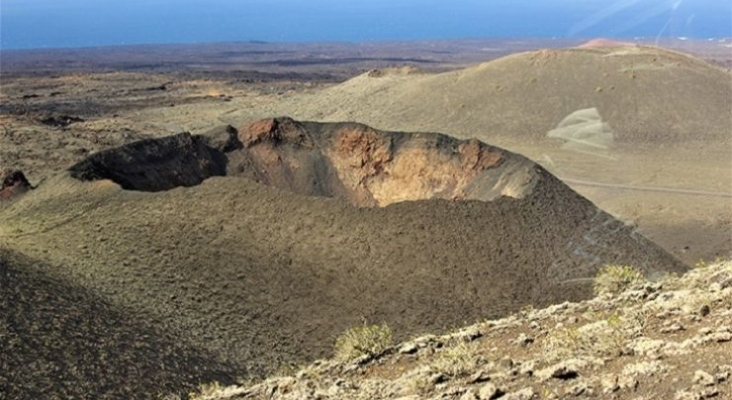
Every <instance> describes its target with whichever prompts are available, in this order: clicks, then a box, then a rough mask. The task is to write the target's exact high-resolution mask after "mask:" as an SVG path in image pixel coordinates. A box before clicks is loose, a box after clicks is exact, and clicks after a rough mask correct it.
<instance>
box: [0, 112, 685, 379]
mask: <svg viewBox="0 0 732 400" xmlns="http://www.w3.org/2000/svg"><path fill="white" fill-rule="evenodd" d="M165 143H167V146H172V147H173V148H175V149H176V150H175V151H174V152H171V151H169V149H167V148H166V146H165V145H163V144H165ZM148 145H150V146H148ZM152 149H155V150H152ZM145 154H147V155H145ZM171 157H172V158H171ZM410 161H411V162H410ZM221 162H223V164H221ZM191 163H192V164H191ZM133 166H134V168H132V167H133ZM183 172H187V173H188V175H187V176H185V177H181V176H180V174H181V173H183ZM224 173H225V174H226V175H225V176H217V175H223V174H224ZM170 177H177V178H175V179H177V180H176V181H175V182H177V183H175V184H173V185H171V184H170V179H172V178H170ZM77 178H83V179H84V180H81V179H77ZM110 178H111V179H114V181H113V180H110ZM247 178H248V179H247ZM115 181H116V182H118V183H115ZM189 185H192V186H189ZM170 186H176V187H175V188H173V189H170ZM186 186H188V187H186ZM123 187H127V188H129V189H135V188H137V189H144V190H145V191H143V190H128V189H124V188H123ZM400 190H401V191H400ZM505 195H509V196H505ZM405 199H409V200H417V201H401V200H405ZM446 199H450V200H446ZM460 199H481V200H464V201H455V200H460ZM483 200H485V201H483ZM376 205H386V206H384V207H364V206H376ZM0 218H2V220H3V225H2V226H0V240H1V242H2V243H4V245H5V246H10V247H12V248H14V249H16V250H17V251H19V252H22V253H24V254H26V255H27V256H30V257H32V258H34V259H38V260H39V261H42V262H45V263H47V264H48V266H44V265H46V264H39V268H41V269H43V270H44V272H45V273H49V274H53V275H54V276H58V277H60V278H63V279H65V280H68V281H71V282H74V283H75V284H77V285H80V286H82V287H84V288H86V289H87V290H88V291H89V292H90V293H92V294H93V295H95V296H98V297H99V298H101V299H104V301H106V302H109V303H110V304H112V305H113V306H115V307H120V308H122V309H125V310H129V312H131V313H132V314H134V315H136V316H138V315H139V316H141V317H144V318H145V322H146V323H149V324H150V325H151V326H153V327H156V328H159V329H165V330H166V331H167V332H170V334H171V335H173V336H174V337H177V338H179V339H180V340H181V341H183V342H186V343H192V344H195V346H197V347H198V348H202V349H204V351H206V352H207V353H209V354H211V355H212V357H213V359H214V360H216V361H219V362H222V363H234V364H238V365H239V366H240V367H241V368H242V371H246V372H244V373H245V374H248V375H252V376H256V375H262V374H265V373H268V372H271V371H273V370H274V369H275V368H277V367H278V366H279V365H282V364H287V363H290V362H300V361H303V360H307V359H312V358H313V357H322V356H326V355H328V354H329V353H330V351H331V343H332V340H333V339H334V337H335V336H336V335H337V334H339V333H340V332H342V331H343V330H344V329H346V328H348V327H350V326H353V325H356V324H358V323H360V322H361V321H362V319H364V318H365V319H367V320H369V321H378V322H381V321H383V322H386V323H388V324H390V325H391V326H392V327H394V329H395V331H396V332H397V333H398V335H399V336H400V337H406V336H409V335H412V334H415V333H417V332H425V331H441V330H443V329H446V328H448V327H453V326H456V325H458V324H462V323H464V322H465V321H474V320H478V319H484V318H488V317H496V316H500V315H505V314H507V313H509V312H511V311H515V310H516V309H518V308H520V307H522V306H524V305H526V304H535V305H537V306H538V305H546V304H550V303H555V302H560V301H564V300H573V299H582V298H586V297H588V296H589V295H590V287H589V286H590V285H589V279H588V278H591V277H592V276H593V275H594V274H595V273H596V271H597V269H598V268H599V267H600V266H602V265H603V264H605V263H620V264H632V265H635V266H637V267H639V268H642V269H644V270H645V271H647V272H648V273H649V274H654V273H663V272H665V271H681V270H683V269H684V267H683V266H682V265H681V264H680V263H679V262H677V261H676V260H675V259H673V258H672V257H670V256H669V255H668V254H666V253H665V252H664V251H662V250H661V249H660V248H658V247H657V246H655V245H654V244H653V243H651V242H650V241H648V240H646V239H645V238H643V237H642V236H640V235H638V234H636V233H634V232H633V230H632V229H631V228H630V227H627V226H625V225H623V224H622V223H621V222H619V221H617V220H616V219H614V218H613V217H611V216H610V215H608V214H606V213H604V212H603V211H601V210H599V209H598V208H597V207H595V206H594V205H592V203H590V202H589V201H587V200H586V199H584V198H582V197H581V196H579V195H578V194H576V193H575V192H573V191H572V190H571V189H569V188H568V187H567V186H566V185H564V184H563V183H561V182H560V181H559V180H557V179H556V178H554V177H553V176H552V175H551V174H549V173H548V172H546V171H545V170H544V169H542V168H541V167H539V166H538V165H536V164H533V163H532V162H530V161H528V160H527V159H525V158H523V157H521V156H518V155H516V154H512V153H510V152H507V151H503V150H501V149H498V148H494V147H491V146H488V145H485V144H482V143H479V142H475V141H472V142H470V141H459V140H456V139H451V138H449V137H447V136H444V135H438V134H409V133H390V132H382V131H378V130H374V129H371V128H368V127H366V126H364V125H359V124H355V123H344V124H318V123H311V122H307V123H298V122H296V121H293V120H290V119H277V120H265V121H259V122H255V123H253V124H250V125H246V126H244V127H242V128H241V129H240V130H239V131H238V132H237V131H236V130H233V129H228V130H219V131H215V132H212V133H211V134H209V135H204V136H191V135H189V134H181V135H178V136H175V137H172V138H167V139H163V140H160V141H148V142H143V143H137V144H133V145H130V146H124V147H122V148H119V149H113V150H110V151H107V152H103V153H99V154H97V155H95V156H92V157H91V158H90V159H88V160H86V161H84V162H82V163H80V164H78V165H76V166H74V167H73V168H72V169H71V170H70V171H69V172H68V173H63V174H60V175H58V176H56V177H55V178H53V179H51V180H49V181H47V182H45V183H44V184H42V185H40V186H39V187H38V188H37V189H35V190H33V191H31V192H29V193H27V194H25V195H24V196H23V197H20V198H18V199H17V200H14V201H13V202H11V203H9V204H7V205H5V206H4V207H3V208H2V209H0ZM51 265H52V266H53V267H51Z"/></svg>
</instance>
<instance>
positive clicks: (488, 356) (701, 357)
mask: <svg viewBox="0 0 732 400" xmlns="http://www.w3.org/2000/svg"><path fill="white" fill-rule="evenodd" d="M730 314H732V262H730V261H726V262H721V263H718V264H713V265H710V266H708V267H705V268H699V269H695V270H693V271H689V272H688V273H686V274H685V275H684V276H682V277H669V278H668V279H664V280H663V281H662V282H656V283H639V284H635V285H633V286H632V287H630V288H629V289H627V290H626V291H624V292H622V293H618V294H614V295H603V296H599V297H597V298H594V299H591V300H588V301H583V302H580V303H563V304H558V305H554V306H551V307H548V308H545V309H537V310H534V309H527V310H523V311H521V312H520V313H516V314H513V315H511V316H508V317H506V318H502V319H499V320H491V321H485V322H481V323H478V324H475V325H472V326H466V327H463V328H462V329H460V330H457V331H455V332H453V333H450V334H447V335H443V336H438V335H425V336H422V337H419V338H415V339H412V340H410V341H409V342H405V343H401V344H398V345H396V346H393V347H389V348H387V349H386V350H384V351H383V352H382V353H381V354H377V355H376V356H374V357H361V358H359V359H356V360H352V361H348V362H342V361H338V360H333V359H332V360H320V361H319V362H316V363H313V364H312V365H309V366H306V367H304V368H302V369H301V370H300V371H298V372H297V373H296V374H294V375H293V376H286V377H283V376H276V377H272V378H270V379H267V380H266V381H264V382H262V383H259V384H256V385H253V386H249V387H228V388H224V389H221V390H218V391H215V392H214V393H210V394H208V395H202V396H199V397H197V399H198V400H234V399H237V400H247V399H251V400H254V399H273V400H310V399H321V400H372V399H404V400H406V399H410V400H417V399H425V400H438V399H439V400H446V399H449V400H484V399H512V400H513V399H575V398H576V399H617V400H634V399H707V398H714V399H729V398H732V380H731V379H730V377H732V328H731V327H730V326H729V316H730Z"/></svg>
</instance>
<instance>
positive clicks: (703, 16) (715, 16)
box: [0, 0, 732, 50]
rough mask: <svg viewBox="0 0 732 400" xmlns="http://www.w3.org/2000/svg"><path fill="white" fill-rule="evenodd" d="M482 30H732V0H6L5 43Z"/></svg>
mask: <svg viewBox="0 0 732 400" xmlns="http://www.w3.org/2000/svg"><path fill="white" fill-rule="evenodd" d="M476 37H576V38H592V37H611V38H634V37H644V38H648V37H652V38H655V37H661V38H666V37H688V38H703V39H706V38H722V37H732V2H730V1H729V0H619V1H618V0H495V1H479V0H442V1H438V0H406V1H399V0H371V1H369V0H361V1H356V0H312V1H297V0H243V1H234V0H207V1H201V0H2V1H1V2H0V48H2V49H5V50H7V49H24V48H57V47H89V46H108V45H128V44H142V43H203V42H229V41H247V40H262V41H285V42H293V41H295V42H297V41H379V40H405V39H438V38H476Z"/></svg>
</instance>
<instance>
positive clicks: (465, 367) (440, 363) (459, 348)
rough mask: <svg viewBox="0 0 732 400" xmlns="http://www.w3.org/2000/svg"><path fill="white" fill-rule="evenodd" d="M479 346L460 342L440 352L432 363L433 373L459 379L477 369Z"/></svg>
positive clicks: (430, 366)
mask: <svg viewBox="0 0 732 400" xmlns="http://www.w3.org/2000/svg"><path fill="white" fill-rule="evenodd" d="M477 352H478V351H477V345H476V344H475V343H466V342H460V343H458V344H457V345H455V346H453V347H448V348H446V349H444V350H442V352H440V353H439V354H438V355H437V356H436V357H435V359H434V361H432V363H430V365H429V368H430V370H432V371H433V372H436V373H437V372H439V373H442V374H445V375H447V376H451V377H454V378H459V377H462V376H465V375H467V374H469V373H470V372H472V371H473V370H474V369H475V362H476V359H477V357H476V355H477Z"/></svg>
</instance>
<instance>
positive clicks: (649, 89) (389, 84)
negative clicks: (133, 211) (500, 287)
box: [220, 41, 732, 265]
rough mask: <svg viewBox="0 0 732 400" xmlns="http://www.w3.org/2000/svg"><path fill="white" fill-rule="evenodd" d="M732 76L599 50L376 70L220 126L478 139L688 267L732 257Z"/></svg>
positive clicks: (686, 62) (698, 63) (688, 59)
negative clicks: (547, 175)
mask: <svg viewBox="0 0 732 400" xmlns="http://www.w3.org/2000/svg"><path fill="white" fill-rule="evenodd" d="M730 99H732V76H731V75H730V73H729V72H728V71H726V70H723V69H721V68H719V67H716V66H714V65H711V64H708V63H706V62H704V61H702V60H700V59H696V58H694V57H692V56H689V55H685V54H681V53H678V52H675V51H671V50H667V49H662V48H658V47H651V46H642V45H625V44H615V43H612V42H609V43H608V42H602V41H599V42H598V41H595V42H591V43H589V46H582V47H578V48H565V49H545V50H540V51H532V52H523V53H518V54H512V55H509V56H506V57H502V58H499V59H496V60H493V61H490V62H486V63H482V64H478V65H475V66H472V67H468V68H465V69H460V70H455V71H449V72H445V73H439V74H434V73H422V72H419V71H415V70H414V69H409V68H397V69H383V70H375V71H371V72H369V73H365V74H362V75H360V76H357V77H355V78H353V79H351V80H349V81H346V82H344V83H342V84H340V85H336V86H333V87H330V88H327V89H324V90H319V91H313V92H312V93H305V94H296V95H291V96H287V97H286V98H283V99H282V100H281V101H276V102H269V103H266V104H265V103H263V104H261V105H259V106H255V107H246V108H240V109H237V110H235V111H232V112H229V113H227V114H226V115H221V116H220V118H221V119H222V120H224V121H229V122H238V121H241V120H245V119H248V118H251V117H252V116H274V115H283V114H284V115H291V116H293V117H296V118H300V119H314V120H319V121H344V120H346V121H358V122H362V123H365V124H368V125H371V126H374V127H377V128H381V129H388V130H412V131H413V130H421V131H437V132H444V133H447V134H449V135H452V136H455V137H458V138H476V139H478V140H482V141H485V142H488V143H491V144H493V145H496V146H500V147H503V148H506V149H508V150H511V151H514V152H517V153H520V154H523V155H525V156H527V157H529V158H530V159H532V160H535V161H536V162H538V163H540V164H541V165H542V166H543V167H545V168H546V169H548V170H549V171H550V172H552V173H553V174H555V175H556V176H558V177H559V178H560V179H562V180H564V181H565V182H566V183H568V184H569V185H571V186H572V188H573V189H575V190H577V191H578V192H579V193H580V194H582V195H583V196H585V197H587V198H589V199H590V200H591V201H593V202H594V203H596V204H597V205H599V206H600V207H601V208H603V209H604V210H606V211H608V212H610V213H611V214H613V215H614V216H617V217H619V218H621V219H622V220H623V221H624V222H626V223H629V224H636V225H637V226H638V228H639V230H640V231H641V232H643V233H644V234H645V235H646V236H648V237H650V238H651V239H652V240H654V241H655V242H656V243H659V244H660V245H661V246H662V247H663V248H664V249H666V250H667V251H669V252H671V253H672V254H674V255H675V256H676V257H679V258H681V259H682V260H684V261H685V262H686V263H688V264H689V265H693V264H694V263H695V262H697V261H698V260H699V259H714V258H715V257H716V256H726V255H729V254H732V241H730V240H729V229H730V226H732V217H731V216H732V202H730V201H729V199H730V198H732V158H731V157H730V150H731V149H732V135H730V129H731V128H732V107H730Z"/></svg>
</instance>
